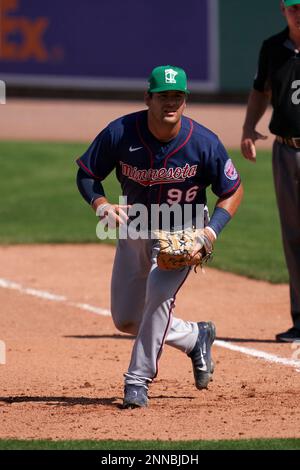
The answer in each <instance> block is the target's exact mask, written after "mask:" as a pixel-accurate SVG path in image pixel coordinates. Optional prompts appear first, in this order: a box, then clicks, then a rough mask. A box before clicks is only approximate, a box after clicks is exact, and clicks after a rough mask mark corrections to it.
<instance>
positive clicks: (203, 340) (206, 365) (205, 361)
mask: <svg viewBox="0 0 300 470" xmlns="http://www.w3.org/2000/svg"><path fill="white" fill-rule="evenodd" d="M197 324H198V328H199V333H198V338H197V342H196V344H195V346H194V349H193V350H192V351H191V352H190V353H189V354H188V357H190V358H191V360H192V364H193V372H194V378H195V385H196V387H197V388H198V390H202V389H203V388H207V387H208V384H209V382H210V381H211V380H212V375H213V372H214V369H215V364H214V362H213V360H212V357H211V346H212V344H213V342H214V340H215V337H216V327H215V325H214V324H213V323H212V322H198V323H197Z"/></svg>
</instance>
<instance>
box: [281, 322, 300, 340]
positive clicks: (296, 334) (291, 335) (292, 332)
mask: <svg viewBox="0 0 300 470" xmlns="http://www.w3.org/2000/svg"><path fill="white" fill-rule="evenodd" d="M275 338H276V340H277V341H280V342H285V343H293V342H294V341H295V342H297V343H299V342H300V330H298V328H295V327H294V326H293V327H292V328H290V329H289V330H287V331H284V332H283V333H278V335H276V336H275Z"/></svg>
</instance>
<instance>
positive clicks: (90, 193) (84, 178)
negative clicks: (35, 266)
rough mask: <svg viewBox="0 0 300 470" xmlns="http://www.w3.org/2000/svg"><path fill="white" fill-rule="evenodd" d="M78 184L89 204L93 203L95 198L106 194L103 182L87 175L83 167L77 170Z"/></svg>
mask: <svg viewBox="0 0 300 470" xmlns="http://www.w3.org/2000/svg"><path fill="white" fill-rule="evenodd" d="M77 186H78V189H79V192H80V194H81V195H82V197H83V198H84V199H85V200H86V202H87V203H88V204H92V203H93V202H94V201H95V199H98V198H99V197H104V196H105V192H104V188H103V186H102V184H101V182H100V181H99V180H95V179H94V178H92V177H91V176H89V175H87V173H85V172H84V171H83V170H82V169H81V168H79V170H78V172H77Z"/></svg>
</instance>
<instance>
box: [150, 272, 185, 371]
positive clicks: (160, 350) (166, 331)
mask: <svg viewBox="0 0 300 470" xmlns="http://www.w3.org/2000/svg"><path fill="white" fill-rule="evenodd" d="M190 270H191V268H189V269H188V272H187V274H186V276H185V278H184V279H183V281H182V283H181V284H180V285H179V287H178V289H177V290H176V292H175V294H174V299H173V301H172V303H171V305H170V309H169V318H168V323H167V327H166V329H165V332H164V336H163V339H162V343H161V347H160V348H159V351H158V354H157V356H156V371H155V375H154V376H153V377H152V380H153V379H155V377H156V376H157V374H158V359H159V358H160V355H161V353H162V348H163V345H164V342H165V339H166V336H167V333H168V330H169V325H170V322H171V319H172V311H173V308H174V307H175V299H176V295H177V293H178V291H179V289H181V287H182V286H183V284H184V283H185V281H186V279H187V277H188V275H189V272H190Z"/></svg>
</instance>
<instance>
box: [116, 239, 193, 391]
mask: <svg viewBox="0 0 300 470" xmlns="http://www.w3.org/2000/svg"><path fill="white" fill-rule="evenodd" d="M157 250H158V247H157V243H156V242H155V241H154V240H142V239H138V240H132V239H126V240H119V241H118V245H117V250H116V256H115V261H114V267H113V273H112V282H111V312H112V318H113V321H114V324H115V326H116V327H117V328H118V329H119V330H121V331H124V332H126V333H131V334H134V335H137V336H136V340H135V343H134V346H133V350H132V354H131V361H130V365H129V369H128V372H127V373H126V374H125V383H127V384H135V385H147V383H149V382H151V381H152V379H153V378H155V377H156V375H157V372H158V360H159V357H160V355H161V353H162V349H163V345H164V343H166V344H169V345H171V346H173V347H175V348H177V349H180V350H181V351H183V352H185V353H189V352H191V350H192V349H193V347H194V345H195V344H196V341H197V337H198V326H197V323H195V322H188V321H184V320H181V319H179V318H174V317H173V315H172V310H173V308H174V302H175V296H176V293H177V292H178V291H179V289H180V287H181V286H182V284H183V283H184V281H185V280H186V278H187V276H188V274H189V271H190V270H189V268H184V269H182V270H176V271H162V270H160V269H159V268H158V267H157V263H156V257H157Z"/></svg>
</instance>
